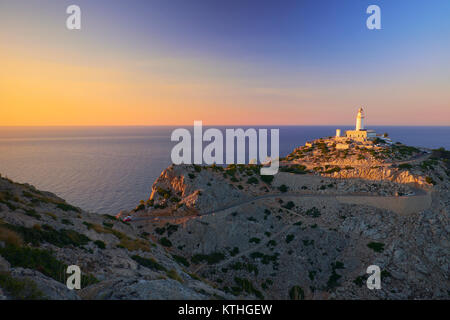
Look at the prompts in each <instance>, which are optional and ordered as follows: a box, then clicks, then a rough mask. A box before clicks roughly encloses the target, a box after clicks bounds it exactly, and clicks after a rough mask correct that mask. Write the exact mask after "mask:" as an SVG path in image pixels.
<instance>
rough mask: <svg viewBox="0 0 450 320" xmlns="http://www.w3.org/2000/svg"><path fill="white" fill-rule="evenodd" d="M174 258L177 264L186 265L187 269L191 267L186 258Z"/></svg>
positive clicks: (174, 256) (176, 256) (174, 255)
mask: <svg viewBox="0 0 450 320" xmlns="http://www.w3.org/2000/svg"><path fill="white" fill-rule="evenodd" d="M172 257H173V259H174V260H175V261H176V262H178V263H181V264H182V265H184V266H186V267H189V266H190V265H191V264H190V263H189V261H187V259H186V258H185V257H182V256H178V255H176V254H173V255H172Z"/></svg>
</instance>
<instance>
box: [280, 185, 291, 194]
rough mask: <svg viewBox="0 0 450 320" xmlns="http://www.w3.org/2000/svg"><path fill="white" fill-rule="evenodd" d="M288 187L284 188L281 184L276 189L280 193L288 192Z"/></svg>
mask: <svg viewBox="0 0 450 320" xmlns="http://www.w3.org/2000/svg"><path fill="white" fill-rule="evenodd" d="M288 189H289V188H288V186H286V185H285V184H282V185H281V186H279V187H278V190H280V191H281V192H283V193H284V192H287V191H288Z"/></svg>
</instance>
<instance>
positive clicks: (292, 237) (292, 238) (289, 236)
mask: <svg viewBox="0 0 450 320" xmlns="http://www.w3.org/2000/svg"><path fill="white" fill-rule="evenodd" d="M294 238H295V236H294V235H293V234H288V235H287V236H286V243H289V242H291V241H292V240H294Z"/></svg>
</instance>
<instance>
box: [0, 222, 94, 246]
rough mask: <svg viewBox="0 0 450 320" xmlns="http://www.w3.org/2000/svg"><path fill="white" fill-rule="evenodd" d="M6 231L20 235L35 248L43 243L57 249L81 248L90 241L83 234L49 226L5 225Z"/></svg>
mask: <svg viewBox="0 0 450 320" xmlns="http://www.w3.org/2000/svg"><path fill="white" fill-rule="evenodd" d="M5 226H6V227H7V228H8V229H10V230H12V231H15V232H16V233H18V234H20V235H21V236H22V238H23V240H24V241H25V242H27V243H31V244H33V245H35V246H37V245H40V244H41V243H43V242H48V243H51V244H53V245H55V246H57V247H59V248H62V247H65V246H69V245H73V246H75V247H81V246H84V245H86V244H88V243H89V241H91V240H90V239H89V238H88V237H86V236H85V235H84V234H81V233H78V232H77V231H75V230H66V229H61V230H59V231H58V230H55V229H53V228H52V227H51V226H49V225H43V226H42V228H41V227H40V226H35V227H34V228H26V227H23V226H13V225H5Z"/></svg>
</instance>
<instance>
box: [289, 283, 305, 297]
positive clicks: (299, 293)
mask: <svg viewBox="0 0 450 320" xmlns="http://www.w3.org/2000/svg"><path fill="white" fill-rule="evenodd" d="M289 298H290V299H291V300H304V299H305V293H304V291H303V289H302V288H301V287H300V286H293V287H292V288H291V290H289Z"/></svg>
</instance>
